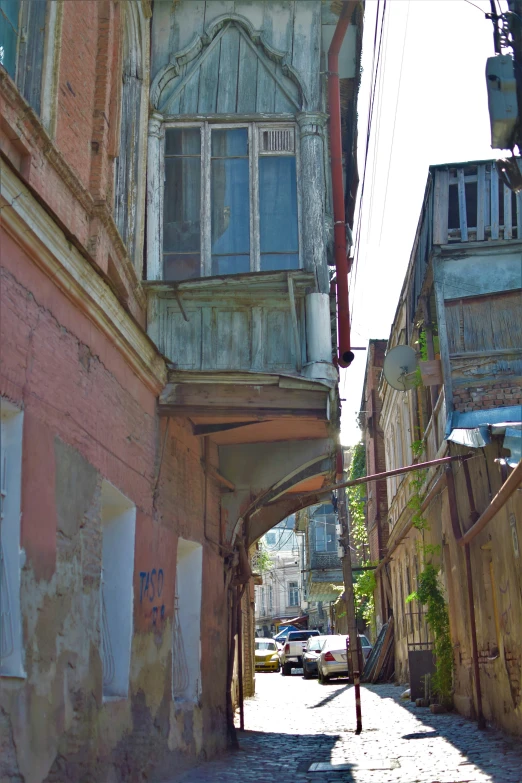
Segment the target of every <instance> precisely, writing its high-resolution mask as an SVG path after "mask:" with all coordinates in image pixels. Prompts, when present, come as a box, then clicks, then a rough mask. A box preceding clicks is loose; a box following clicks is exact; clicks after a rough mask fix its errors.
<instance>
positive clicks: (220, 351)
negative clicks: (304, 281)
mask: <svg viewBox="0 0 522 783" xmlns="http://www.w3.org/2000/svg"><path fill="white" fill-rule="evenodd" d="M296 304H297V306H296V311H295V319H296V323H295V324H293V322H292V311H291V306H290V302H289V300H288V298H285V300H283V301H280V302H276V303H275V304H274V303H270V305H268V304H267V302H266V301H265V302H264V303H263V302H261V303H260V304H259V305H257V306H254V307H252V306H250V305H247V304H246V303H245V304H244V305H241V304H240V303H239V302H238V303H236V305H235V306H234V307H233V308H232V307H231V306H230V304H227V303H225V302H222V303H219V304H215V305H212V304H210V303H198V304H196V303H194V302H190V300H185V299H183V302H182V305H183V311H182V310H181V308H180V305H179V303H178V302H177V301H175V300H174V299H170V298H160V299H156V298H155V297H152V298H151V306H150V312H151V313H154V319H153V322H151V323H150V324H149V331H150V334H151V336H153V337H154V340H155V342H156V343H157V345H158V347H159V349H160V350H161V351H162V353H164V354H165V356H166V357H167V358H168V359H169V360H170V361H171V362H173V364H175V366H176V367H179V368H180V369H183V370H213V369H218V370H234V369H237V370H256V371H262V372H292V373H293V372H296V371H298V368H297V364H298V362H297V359H296V356H297V354H296V348H297V345H296V343H297V339H296V338H297V337H298V336H299V335H300V334H301V332H304V324H303V323H302V320H303V318H304V308H302V307H301V301H300V300H298V301H297V303H296Z"/></svg>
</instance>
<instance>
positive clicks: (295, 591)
mask: <svg viewBox="0 0 522 783" xmlns="http://www.w3.org/2000/svg"><path fill="white" fill-rule="evenodd" d="M293 595H295V597H296V600H295V602H292V596H293ZM288 606H299V582H288Z"/></svg>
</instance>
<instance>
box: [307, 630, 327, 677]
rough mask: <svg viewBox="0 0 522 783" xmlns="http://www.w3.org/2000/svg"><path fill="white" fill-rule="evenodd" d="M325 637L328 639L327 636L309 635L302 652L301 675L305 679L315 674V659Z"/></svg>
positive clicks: (319, 652)
mask: <svg viewBox="0 0 522 783" xmlns="http://www.w3.org/2000/svg"><path fill="white" fill-rule="evenodd" d="M326 639H328V637H327V636H311V637H310V638H309V639H308V642H307V643H306V647H305V649H304V653H303V677H304V678H305V680H309V679H310V677H313V676H314V675H317V659H318V658H319V655H320V654H321V648H322V646H323V644H324V643H325V640H326Z"/></svg>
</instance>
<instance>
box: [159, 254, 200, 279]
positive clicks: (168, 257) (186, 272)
mask: <svg viewBox="0 0 522 783" xmlns="http://www.w3.org/2000/svg"><path fill="white" fill-rule="evenodd" d="M200 275H201V263H200V256H199V253H195V254H194V253H193V254H192V255H190V254H188V253H165V255H164V256H163V279H164V280H189V279H190V278H194V277H199V276H200Z"/></svg>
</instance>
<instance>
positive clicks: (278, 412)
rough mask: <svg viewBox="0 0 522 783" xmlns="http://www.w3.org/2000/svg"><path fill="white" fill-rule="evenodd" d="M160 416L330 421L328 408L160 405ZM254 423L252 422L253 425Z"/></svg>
mask: <svg viewBox="0 0 522 783" xmlns="http://www.w3.org/2000/svg"><path fill="white" fill-rule="evenodd" d="M158 412H159V415H160V416H173V417H183V418H194V417H195V416H219V417H224V418H226V417H227V416H234V417H236V416H255V417H256V419H257V420H258V421H266V420H271V419H280V418H283V419H303V420H312V421H328V417H327V415H326V408H325V409H324V410H317V408H246V407H241V408H239V407H236V406H230V407H227V408H225V407H209V406H204V405H200V406H195V405H169V404H160V406H159V409H158ZM253 423H254V422H252V424H253Z"/></svg>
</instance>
